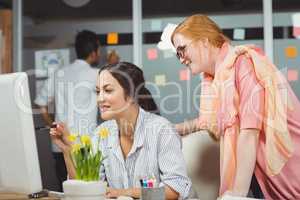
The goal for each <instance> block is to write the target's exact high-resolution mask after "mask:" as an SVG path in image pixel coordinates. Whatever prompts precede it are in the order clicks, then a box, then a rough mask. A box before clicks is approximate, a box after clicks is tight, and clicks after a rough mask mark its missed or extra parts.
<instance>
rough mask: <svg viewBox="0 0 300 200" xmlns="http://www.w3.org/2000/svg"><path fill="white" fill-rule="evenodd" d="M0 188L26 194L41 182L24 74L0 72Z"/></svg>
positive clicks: (39, 189) (34, 189)
mask: <svg viewBox="0 0 300 200" xmlns="http://www.w3.org/2000/svg"><path fill="white" fill-rule="evenodd" d="M0 93H1V98H0V111H1V114H0V141H1V145H0V188H1V190H6V191H12V192H19V193H25V194H30V193H34V192H39V191H41V190H42V181H41V174H40V167H39V160H38V153H37V145H36V138H35V132H34V126H33V119H32V108H31V102H30V95H29V87H28V78H27V75H26V73H22V72H21V73H13V74H5V75H0Z"/></svg>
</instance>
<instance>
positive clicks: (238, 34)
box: [233, 28, 246, 40]
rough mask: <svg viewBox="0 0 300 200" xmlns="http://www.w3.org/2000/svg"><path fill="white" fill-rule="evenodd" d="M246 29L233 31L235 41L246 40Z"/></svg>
mask: <svg viewBox="0 0 300 200" xmlns="http://www.w3.org/2000/svg"><path fill="white" fill-rule="evenodd" d="M245 34H246V32H245V29H243V28H236V29H234V30H233V39H235V40H244V39H245Z"/></svg>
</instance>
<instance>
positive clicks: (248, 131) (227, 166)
mask: <svg viewBox="0 0 300 200" xmlns="http://www.w3.org/2000/svg"><path fill="white" fill-rule="evenodd" d="M171 40H172V43H173V45H174V47H175V48H176V51H177V57H178V59H179V60H180V62H181V63H182V64H184V65H186V66H187V67H188V68H189V69H190V71H191V72H192V74H193V75H198V74H200V73H201V74H202V75H203V78H202V83H201V96H200V111H199V117H198V118H196V119H194V120H190V121H185V122H183V123H180V124H177V125H176V129H177V130H178V132H180V134H181V135H187V134H189V133H191V132H195V131H198V130H203V129H206V130H208V132H209V133H210V135H211V136H212V137H213V138H215V139H218V140H220V151H221V152H220V178H221V182H220V190H219V194H220V195H223V194H226V193H229V194H231V195H236V196H246V195H247V193H248V190H249V186H250V182H251V178H252V174H253V172H254V173H255V176H256V178H257V180H258V183H259V185H260V187H261V189H262V192H263V194H264V196H265V198H266V199H300V187H299V185H300V171H299V167H300V145H299V144H300V103H299V100H298V99H297V97H296V96H295V94H294V93H293V91H292V90H291V88H290V86H289V84H288V82H287V81H286V79H285V78H284V77H283V75H282V74H281V73H280V72H279V71H278V69H277V68H276V67H275V66H274V65H273V64H272V63H271V62H270V61H269V60H268V58H267V57H266V56H265V55H264V54H263V52H262V51H261V50H260V49H259V48H257V47H255V46H254V45H248V46H237V47H234V46H232V45H231V44H230V40H229V39H228V38H227V37H226V36H225V35H224V34H223V33H222V30H221V29H220V28H219V27H218V25H217V24H216V23H215V22H213V21H212V20H211V19H209V18H208V17H207V16H205V15H193V16H190V17H188V18H186V19H185V20H184V21H183V22H182V23H181V24H179V25H178V26H177V27H176V29H175V30H174V32H173V34H172V37H171Z"/></svg>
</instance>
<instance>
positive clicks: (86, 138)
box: [80, 135, 91, 146]
mask: <svg viewBox="0 0 300 200" xmlns="http://www.w3.org/2000/svg"><path fill="white" fill-rule="evenodd" d="M80 141H81V143H82V144H83V145H84V146H90V145H91V138H90V136H88V135H82V136H81V137H80Z"/></svg>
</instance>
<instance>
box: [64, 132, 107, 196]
mask: <svg viewBox="0 0 300 200" xmlns="http://www.w3.org/2000/svg"><path fill="white" fill-rule="evenodd" d="M108 135H109V132H108V130H107V129H106V128H102V129H100V131H99V133H98V135H97V137H98V138H97V143H96V144H92V141H91V138H90V136H89V135H87V134H84V135H79V134H70V135H69V137H68V140H69V141H70V142H71V143H72V148H71V156H72V161H73V163H74V166H75V170H76V176H75V179H73V180H67V181H65V182H63V190H64V193H65V199H66V200H96V199H97V200H101V199H105V192H106V187H107V184H106V182H104V181H101V180H100V179H101V177H100V173H99V171H100V166H101V164H102V161H103V159H104V157H103V155H102V152H101V150H100V149H99V143H100V140H103V139H106V138H107V137H108Z"/></svg>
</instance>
